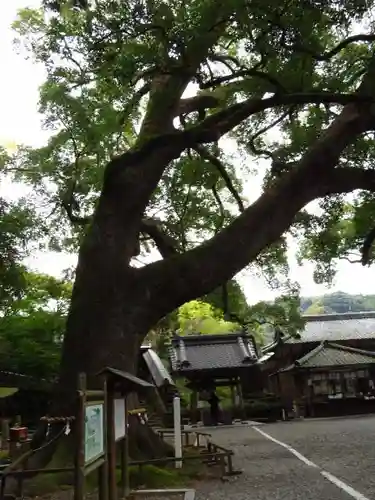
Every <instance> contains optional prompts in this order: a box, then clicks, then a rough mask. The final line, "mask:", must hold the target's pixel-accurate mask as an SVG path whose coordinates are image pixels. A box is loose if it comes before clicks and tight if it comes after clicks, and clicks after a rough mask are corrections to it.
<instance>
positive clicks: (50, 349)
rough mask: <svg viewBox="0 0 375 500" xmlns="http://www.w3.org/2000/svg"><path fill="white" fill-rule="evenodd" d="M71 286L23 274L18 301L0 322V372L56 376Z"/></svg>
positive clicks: (15, 301)
mask: <svg viewBox="0 0 375 500" xmlns="http://www.w3.org/2000/svg"><path fill="white" fill-rule="evenodd" d="M70 295H71V285H70V284H69V283H64V282H62V281H59V280H57V279H55V278H53V277H50V276H45V275H38V274H34V273H30V272H27V273H26V272H25V273H24V274H23V287H22V289H21V290H19V294H18V299H15V300H13V301H12V302H11V303H7V307H6V310H5V311H3V317H2V319H1V321H0V369H1V370H5V371H11V372H16V373H21V374H24V375H30V376H32V377H36V378H44V379H48V380H52V379H54V378H56V376H57V375H58V370H59V365H60V355H61V346H62V341H63V337H64V331H65V323H66V313H67V309H68V306H69V299H70Z"/></svg>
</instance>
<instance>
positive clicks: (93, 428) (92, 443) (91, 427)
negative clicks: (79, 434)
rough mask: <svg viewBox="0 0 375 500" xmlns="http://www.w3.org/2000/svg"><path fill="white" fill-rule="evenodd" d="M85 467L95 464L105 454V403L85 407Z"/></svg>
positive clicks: (93, 403)
mask: <svg viewBox="0 0 375 500" xmlns="http://www.w3.org/2000/svg"><path fill="white" fill-rule="evenodd" d="M84 425H85V430H84V436H85V465H88V464H91V463H93V462H95V460H97V459H98V458H101V457H102V456H103V455H104V453H105V447H104V443H105V432H104V402H103V401H100V402H89V403H86V405H85V423H84Z"/></svg>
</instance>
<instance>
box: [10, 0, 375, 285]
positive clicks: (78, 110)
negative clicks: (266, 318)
mask: <svg viewBox="0 0 375 500" xmlns="http://www.w3.org/2000/svg"><path fill="white" fill-rule="evenodd" d="M72 5H73V4H72V2H69V1H61V2H45V6H44V7H43V8H41V9H39V10H36V9H24V10H22V11H21V12H20V16H19V20H18V21H17V22H16V23H15V29H16V30H17V31H18V33H19V35H20V36H19V43H21V44H23V45H25V46H26V48H27V49H28V50H30V51H31V54H32V56H33V57H34V58H35V59H36V60H37V61H39V62H42V63H43V64H45V67H46V69H47V73H48V77H47V80H46V82H45V83H44V84H43V85H42V88H41V97H40V111H41V112H42V113H43V115H44V117H45V126H46V127H48V128H49V129H50V130H51V139H50V141H49V144H48V145H46V146H45V147H43V148H40V149H36V150H35V149H34V150H30V149H29V148H26V147H20V148H19V151H18V153H17V154H16V157H15V158H14V159H13V162H11V163H14V162H15V163H16V164H17V166H18V167H19V169H18V170H17V171H16V178H17V179H22V180H23V181H26V182H28V183H32V184H33V186H34V187H35V188H36V189H37V190H38V192H39V193H40V195H41V196H45V197H46V198H47V199H48V200H49V201H50V202H51V203H55V204H56V210H55V212H54V214H53V217H52V219H51V221H50V238H51V239H52V240H53V241H54V243H55V244H56V246H57V247H58V246H59V245H64V246H65V247H66V246H68V247H69V248H71V249H73V250H75V251H76V250H77V248H78V245H79V243H80V241H81V236H82V233H83V231H84V229H83V225H84V224H85V223H89V219H90V216H91V214H92V212H93V210H94V208H95V206H96V203H97V200H98V196H99V193H100V192H101V190H102V188H103V179H104V177H105V167H106V165H107V164H108V163H109V162H111V161H112V165H113V168H114V169H115V165H117V164H118V165H120V163H121V162H122V164H123V166H124V168H125V164H126V161H125V157H123V156H121V155H123V154H124V153H123V152H124V151H127V150H128V151H133V150H134V151H136V152H137V153H136V154H139V155H142V154H146V152H147V151H151V149H152V148H153V147H155V146H156V145H157V144H159V140H162V138H161V136H163V137H165V140H168V137H170V134H172V136H173V137H174V138H175V143H176V151H175V152H174V153H173V155H172V156H171V158H169V161H168V162H167V163H166V164H165V166H164V168H163V169H162V171H160V172H159V173H157V174H156V172H155V175H156V176H157V178H158V179H157V180H158V182H157V187H156V189H153V190H152V195H151V194H150V196H149V199H148V200H147V203H143V205H144V206H143V208H144V209H145V212H144V217H143V220H142V225H141V227H140V233H141V238H140V239H141V245H142V252H143V253H144V252H145V253H147V252H149V251H150V249H151V248H152V246H153V245H156V246H157V247H158V249H159V250H160V251H161V253H162V254H163V255H164V256H168V255H170V253H171V252H172V253H173V252H175V251H178V252H183V251H187V250H189V249H191V248H193V247H195V246H197V244H199V243H201V242H202V241H203V240H207V239H209V238H210V237H211V236H213V235H214V234H216V233H218V232H220V230H221V229H222V228H223V227H225V226H229V225H230V224H231V223H232V222H233V220H234V218H235V217H236V216H237V215H238V214H239V213H241V212H242V213H244V215H243V216H242V217H240V218H239V219H238V222H237V224H236V226H240V225H241V223H240V221H245V218H246V215H245V214H246V210H245V209H246V208H247V207H246V201H245V200H244V199H243V196H242V195H243V193H242V192H241V185H242V181H243V178H244V175H247V173H248V172H250V165H251V168H253V165H252V161H253V160H254V159H257V158H259V157H265V158H268V159H269V160H270V161H269V168H266V169H265V171H264V193H265V194H266V193H269V192H271V191H272V190H274V189H275V187H274V186H275V185H276V186H277V185H279V184H280V182H279V177H280V175H281V176H282V174H283V173H284V172H285V173H286V172H296V171H297V170H298V168H297V167H298V165H299V164H300V163H301V161H302V160H303V159H306V158H309V155H308V153H309V154H310V156H311V155H312V149H313V148H312V146H313V145H314V144H315V145H316V137H318V136H319V135H321V131H322V130H323V129H325V128H327V127H329V125H330V124H332V123H333V122H335V120H337V116H338V113H339V111H340V107H342V106H343V105H346V104H348V103H359V104H358V106H360V104H361V103H363V104H364V105H365V107H366V109H369V108H368V103H369V102H372V100H373V97H372V95H371V90H372V89H371V88H369V86H368V85H367V84H366V81H371V75H370V76H368V77H367V76H366V77H365V78H364V77H363V75H364V74H369V71H370V72H371V71H372V66H373V41H374V37H375V35H373V34H372V32H371V30H372V24H371V13H372V7H373V3H372V2H371V1H368V2H352V1H349V0H343V1H340V2H336V1H327V0H315V1H312V0H310V1H307V2H303V4H301V3H300V2H294V1H275V2H273V3H272V5H268V4H267V5H265V4H264V3H262V2H258V1H253V2H248V1H244V0H230V1H225V2H219V4H218V3H217V2H201V1H196V2H188V3H185V2H181V1H180V0H176V1H171V2H168V3H167V2H162V1H156V0H155V1H149V2H142V1H141V0H132V1H125V2H121V3H120V4H119V3H118V2H116V1H112V0H101V1H97V2H95V3H93V4H92V5H91V3H88V6H87V8H80V7H79V4H78V3H77V6H76V7H72ZM358 23H360V25H361V29H362V31H363V33H361V34H355V35H353V30H354V29H355V28H356V26H357V25H358ZM356 29H357V31H358V27H357V28H356ZM361 81H362V83H361ZM184 91H188V93H189V94H190V95H193V97H192V98H186V99H182V100H181V99H180V98H181V95H182V93H183V92H184ZM165 109H168V110H169V111H170V117H171V118H175V120H174V125H175V126H176V127H177V128H176V129H174V128H171V124H170V125H168V126H166V127H162V128H163V133H161V130H160V129H159V128H158V127H157V125H156V124H158V125H159V124H161V122H163V123H165V125H166V122H165V116H164V115H165V113H164V111H163V110H165ZM346 109H349V108H346ZM203 115H204V116H205V118H204V119H203V120H202V118H203ZM346 115H348V112H346ZM177 117H179V118H177ZM348 118H349V116H348ZM352 120H354V117H352ZM362 121H363V120H362ZM370 122H371V123H370ZM370 122H369V120H367V122H366V124H365V125H363V126H360V127H356V126H354V125H353V127H351V131H350V137H347V134H346V133H345V130H342V132H340V140H339V141H336V142H335V143H333V142H332V141H330V147H328V146H327V145H325V146H324V153H322V154H323V155H324V154H326V155H327V158H328V157H329V158H330V161H331V162H333V163H334V167H335V170H332V168H328V165H327V166H323V165H322V167H320V168H319V166H318V165H317V162H316V161H314V168H313V169H312V170H314V176H316V177H317V178H319V177H324V175H325V176H326V177H327V176H328V171H329V172H331V171H332V172H331V174H330V175H329V176H328V177H327V178H324V181H322V182H321V186H320V187H319V188H318V187H317V188H316V189H315V191H314V193H310V194H309V196H307V197H305V198H304V200H303V201H301V202H300V203H299V207H295V208H294V209H293V211H294V212H295V213H296V214H297V213H298V212H299V214H298V216H294V217H289V219H290V220H289V221H288V223H287V224H285V227H283V228H281V229H282V231H281V233H283V235H282V236H281V235H280V234H279V235H277V237H275V238H273V239H275V241H274V242H271V241H270V244H269V245H268V246H267V248H263V249H260V250H259V252H258V253H259V255H257V256H255V258H251V257H250V255H249V256H247V257H246V259H245V258H244V259H241V263H238V265H237V266H236V268H241V267H243V266H244V265H246V264H247V263H248V262H249V261H253V262H254V264H255V265H259V267H260V269H261V271H262V272H266V273H267V275H268V276H269V277H270V280H271V282H272V280H274V279H275V278H276V277H277V276H279V275H280V274H281V275H285V274H286V272H287V258H286V248H287V238H286V232H285V231H284V230H286V231H287V233H289V234H291V235H293V236H295V237H298V238H299V241H300V243H301V245H300V253H299V256H300V258H301V259H304V258H307V259H312V260H315V261H316V263H317V269H316V279H317V280H318V281H322V280H323V281H324V280H327V279H328V280H330V279H331V278H332V275H333V272H334V269H335V262H336V259H337V258H340V257H348V255H349V254H351V253H352V252H357V253H358V249H359V246H360V245H361V244H362V242H363V240H364V238H365V237H366V235H367V234H368V232H369V229H370V228H371V227H372V223H373V218H374V217H373V208H372V207H373V205H374V199H373V194H372V189H371V186H373V184H374V181H373V174H372V160H373V153H374V149H373V145H374V138H373V134H372V129H373V123H372V121H371V120H370ZM141 124H142V125H141ZM332 126H333V125H332ZM275 127H277V132H276V133H272V128H275ZM328 130H333V129H332V128H329V129H328ZM270 131H271V133H270ZM224 134H227V135H228V137H230V138H231V139H233V142H232V143H231V145H230V146H228V145H225V144H224V143H219V144H217V143H216V141H217V140H218V139H219V138H220V137H221V136H222V135H224ZM328 136H329V133H328V132H327V134H325V136H324V137H323V136H322V139H323V138H325V139H328ZM332 139H333V137H332ZM177 143H178V145H177ZM233 144H235V146H233ZM333 144H334V146H335V147H336V148H339V150H337V151H333V150H332V151H328V150H327V147H328V149H330V148H331V149H332V147H333ZM153 145H155V146H153ZM232 146H233V147H235V148H236V149H235V151H234V150H233V147H232ZM322 147H323V145H322ZM125 154H126V153H125ZM113 158H118V161H117V163H116V162H114V161H113ZM338 158H340V161H339V165H338V162H337V160H338ZM120 159H121V160H120ZM311 160H312V159H311V158H310V160H309V161H311ZM306 161H307V160H306ZM119 162H120V163H119ZM121 168H122V167H121ZM349 169H350V170H349ZM155 170H156V169H155ZM318 171H319V174H318ZM308 176H309V174H308V173H307V171H306V175H304V178H305V179H307V178H308ZM284 184H285V182H284ZM51 186H53V189H52V188H51ZM357 189H359V190H360V191H357ZM353 190H356V196H355V198H351V199H350V200H348V199H347V198H346V197H345V193H347V192H350V191H353ZM328 195H329V196H328ZM314 198H321V200H320V201H319V202H318V205H319V208H320V210H315V211H314V213H311V210H304V209H303V206H304V205H306V204H307V203H308V202H309V201H312V200H313V199H314ZM288 202H289V200H286V199H284V203H285V204H288ZM374 206H375V205H374ZM244 210H245V212H244ZM66 214H67V215H68V216H69V218H70V219H71V221H72V222H73V225H72V226H70V231H67V225H66V223H67V222H66V217H65V216H66ZM267 217H268V216H267V215H266V214H264V216H263V224H264V225H267V224H268V223H267ZM288 226H290V227H289V228H288ZM86 227H87V226H86ZM233 227H234V226H233ZM241 227H242V229H241V231H245V230H246V227H245V225H243V226H242V225H241ZM279 233H280V231H279ZM255 237H256V236H255ZM271 243H272V244H271ZM133 250H134V249H133ZM369 259H370V260H371V255H368V256H367V257H366V260H369ZM276 285H279V282H278V281H276Z"/></svg>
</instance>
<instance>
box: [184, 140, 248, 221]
mask: <svg viewBox="0 0 375 500" xmlns="http://www.w3.org/2000/svg"><path fill="white" fill-rule="evenodd" d="M194 149H195V151H196V152H197V153H198V154H199V155H200V156H201V157H202V158H203V159H204V160H207V161H208V162H210V163H211V164H212V165H213V166H214V167H215V168H216V169H217V171H218V172H219V174H220V176H221V178H222V179H223V181H224V182H225V185H226V186H227V188H228V191H229V192H230V193H231V195H232V196H233V198H234V199H235V200H236V202H237V205H238V208H239V210H240V212H243V211H244V210H245V207H244V205H243V202H242V200H241V196H240V195H239V194H238V192H237V190H236V188H235V187H234V185H233V182H232V179H231V178H230V176H229V174H228V172H227V171H226V169H225V167H224V165H223V164H222V163H221V161H220V160H219V158H217V157H216V156H214V155H213V154H211V153H210V152H209V151H207V150H206V149H205V148H204V147H202V146H196V147H195V148H194Z"/></svg>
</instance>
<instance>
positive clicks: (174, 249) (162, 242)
mask: <svg viewBox="0 0 375 500" xmlns="http://www.w3.org/2000/svg"><path fill="white" fill-rule="evenodd" d="M141 232H142V233H145V234H148V236H150V238H151V239H152V240H153V241H154V243H155V245H156V248H157V249H158V250H159V252H160V255H161V256H162V257H164V258H167V257H170V256H172V255H176V254H178V253H179V247H178V244H177V243H176V241H174V239H173V238H172V237H171V236H169V234H167V233H165V232H164V231H163V230H162V229H161V227H160V223H159V222H158V221H156V220H154V219H149V218H145V219H143V220H142V224H141Z"/></svg>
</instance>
